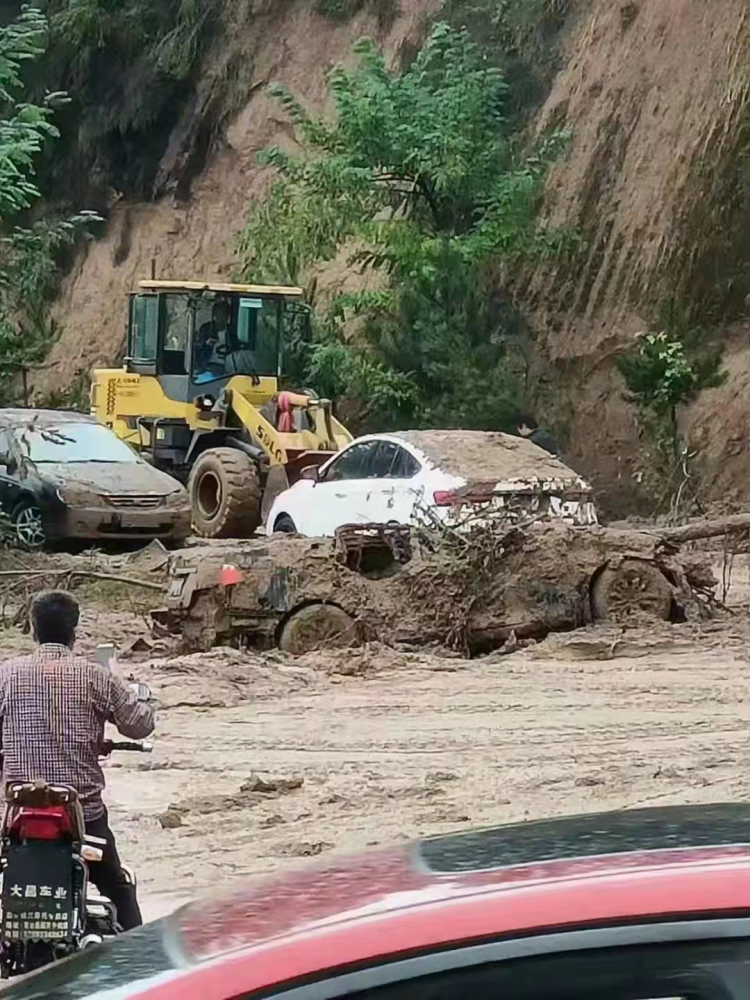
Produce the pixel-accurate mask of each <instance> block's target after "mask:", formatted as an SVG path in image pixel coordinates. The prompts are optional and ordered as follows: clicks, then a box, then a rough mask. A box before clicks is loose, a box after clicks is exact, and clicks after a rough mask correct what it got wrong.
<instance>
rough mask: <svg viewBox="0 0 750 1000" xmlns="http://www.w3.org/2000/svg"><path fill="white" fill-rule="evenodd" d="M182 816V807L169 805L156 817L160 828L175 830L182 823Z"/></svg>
mask: <svg viewBox="0 0 750 1000" xmlns="http://www.w3.org/2000/svg"><path fill="white" fill-rule="evenodd" d="M183 816H184V812H183V810H182V809H177V808H175V807H173V806H170V807H169V809H167V811H166V812H163V813H162V814H161V815H160V816H158V817H157V818H158V820H159V822H160V823H161V828H162V830H176V829H177V828H178V827H180V826H182V825H183Z"/></svg>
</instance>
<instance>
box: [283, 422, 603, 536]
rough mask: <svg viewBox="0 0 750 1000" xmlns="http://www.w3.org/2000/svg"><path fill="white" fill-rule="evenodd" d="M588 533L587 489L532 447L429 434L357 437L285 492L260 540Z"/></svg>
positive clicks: (492, 438)
mask: <svg viewBox="0 0 750 1000" xmlns="http://www.w3.org/2000/svg"><path fill="white" fill-rule="evenodd" d="M497 515H502V516H503V517H504V518H505V519H506V520H512V519H516V520H523V519H525V518H527V517H529V516H534V517H556V518H561V519H562V520H565V521H568V522H569V523H571V524H596V522H597V515H596V508H595V506H594V503H593V495H592V489H591V486H590V485H589V484H588V483H587V482H586V481H585V480H584V479H582V478H581V477H580V476H579V475H577V473H575V472H573V470H572V469H569V468H568V466H566V465H565V464H564V463H563V462H561V461H560V460H559V459H558V458H554V457H553V456H552V455H550V454H548V453H547V452H546V451H544V450H543V449H542V448H538V447H537V446H536V445H535V444H533V443H532V442H531V441H528V440H525V439H524V438H520V437H513V436H511V435H509V434H501V433H500V432H498V431H463V430H432V431H402V432H398V433H394V434H369V435H367V436H366V437H361V438H357V440H356V441H353V442H352V443H351V444H350V445H348V446H347V447H346V448H344V449H342V451H340V452H339V453H338V454H337V455H334V456H333V458H331V459H330V460H329V461H328V462H326V463H325V464H324V465H322V466H321V467H320V469H318V468H317V467H316V466H314V465H313V466H310V467H308V468H307V469H305V470H303V473H302V478H301V479H299V480H298V481H297V482H296V483H294V485H293V486H291V487H290V488H289V489H287V490H284V492H283V493H281V494H280V495H279V496H278V497H277V498H276V500H275V501H274V504H273V506H272V507H271V510H270V511H269V514H268V519H267V531H268V533H269V534H270V533H273V532H287V533H290V534H292V533H295V532H297V533H299V534H300V535H308V536H310V537H314V536H317V535H331V536H332V535H334V534H335V532H336V529H337V528H339V527H341V526H342V525H345V524H368V523H374V522H388V521H395V522H397V523H399V524H415V525H419V524H421V523H424V522H427V523H437V522H445V523H449V524H452V525H453V526H454V527H457V528H459V529H461V530H463V529H465V528H466V527H467V526H468V525H474V524H477V523H478V522H479V521H480V520H482V519H484V518H487V517H490V518H492V517H495V516H497Z"/></svg>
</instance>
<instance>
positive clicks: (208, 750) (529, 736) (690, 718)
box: [0, 557, 750, 916]
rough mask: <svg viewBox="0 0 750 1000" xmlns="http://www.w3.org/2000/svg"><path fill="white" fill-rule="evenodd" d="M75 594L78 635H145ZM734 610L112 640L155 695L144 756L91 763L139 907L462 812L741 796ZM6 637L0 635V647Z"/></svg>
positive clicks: (743, 677)
mask: <svg viewBox="0 0 750 1000" xmlns="http://www.w3.org/2000/svg"><path fill="white" fill-rule="evenodd" d="M745 559H746V557H743V565H742V566H740V567H738V568H737V569H736V571H735V587H734V589H733V591H732V593H731V595H730V597H731V598H733V602H734V603H735V605H736V604H737V602H738V601H739V602H741V603H743V604H744V602H745V598H746V597H747V593H748V569H747V565H746V562H744V560H745ZM94 600H95V596H94V595H93V594H91V593H90V594H89V601H88V604H89V606H88V609H87V612H86V616H85V621H84V623H83V627H82V628H81V630H80V643H81V646H82V648H84V649H87V648H91V647H92V646H93V645H95V644H96V643H97V642H102V641H115V642H116V643H118V645H119V646H120V647H121V648H124V647H125V645H126V644H127V643H129V642H131V641H132V640H133V639H134V638H136V637H137V636H138V635H143V636H144V637H145V636H147V634H148V633H147V629H146V624H145V620H144V619H143V617H141V616H139V615H138V614H136V613H134V611H130V610H129V611H121V612H114V611H111V610H107V609H106V608H104V609H103V608H101V607H99V608H97V607H96V606H95V604H92V602H93V601H94ZM746 620H747V619H746V615H745V613H744V611H741V610H740V609H738V610H737V613H736V615H735V616H734V617H733V618H731V619H730V620H728V621H724V622H717V623H712V624H709V625H705V626H702V627H696V626H664V627H660V628H659V629H657V630H653V631H645V630H643V629H638V630H632V631H629V632H623V631H621V630H609V631H606V630H605V631H591V632H577V633H573V634H570V635H568V636H557V637H551V638H550V639H548V640H547V641H546V642H544V643H541V644H540V645H538V646H536V647H533V648H531V649H529V650H525V651H524V652H521V653H517V654H514V655H512V656H505V657H500V656H497V655H495V656H494V657H489V658H487V659H480V660H474V661H466V660H462V659H457V658H452V657H446V656H441V655H438V654H436V653H429V652H425V653H419V654H405V653H398V652H394V651H392V650H387V649H383V648H380V647H375V646H371V647H367V648H365V649H361V650H352V651H349V650H346V651H335V652H331V653H328V654H323V653H317V654H310V655H308V656H306V657H302V658H300V659H296V660H295V659H292V658H289V657H285V656H284V655H282V654H270V655H264V656H261V655H257V654H254V653H248V652H240V651H237V650H231V649H217V650H214V651H212V652H210V653H206V654H193V655H190V656H184V657H176V656H173V655H170V650H169V649H168V648H166V647H160V646H159V644H158V643H157V644H156V645H155V646H152V647H151V648H150V649H149V650H145V651H142V652H141V653H138V654H135V655H131V656H130V657H128V658H123V659H122V660H121V663H120V669H121V670H122V671H123V672H125V673H127V674H131V673H132V674H133V675H134V676H138V677H139V678H141V679H144V680H146V681H148V682H149V683H150V684H151V686H152V688H153V690H154V693H155V695H156V697H157V698H158V700H159V702H160V705H161V708H160V712H159V723H158V729H157V733H156V737H155V750H154V753H153V755H152V756H151V757H150V758H144V757H140V756H135V755H125V754H122V755H120V757H119V758H118V759H117V760H112V761H111V762H110V763H109V764H108V766H107V778H108V782H109V802H110V810H111V816H112V822H113V825H114V827H115V829H116V830H117V832H118V834H119V839H120V843H121V853H122V855H123V857H124V858H125V859H126V860H127V861H128V862H130V863H131V864H133V865H134V866H135V867H136V869H137V871H138V874H139V879H140V884H141V893H142V896H143V898H144V902H145V910H146V913H147V915H149V916H156V915H158V914H160V913H162V912H164V911H165V910H166V909H169V908H171V907H172V906H174V905H175V903H176V902H178V901H179V900H180V899H181V898H182V897H184V896H186V895H192V894H195V893H198V892H200V891H201V890H203V889H206V888H208V887H212V886H216V885H217V883H228V882H230V881H232V880H235V879H240V878H255V877H258V876H262V875H263V874H265V873H268V872H273V871H277V870H279V869H283V868H286V867H291V866H293V865H299V864H302V863H305V861H306V860H308V859H309V858H310V857H312V856H316V855H328V854H332V853H333V852H342V851H352V850H360V849H362V848H366V847H370V846H378V845H385V844H390V843H393V842H397V841H399V840H402V839H405V838H410V837H414V836H416V835H418V834H426V833H436V832H444V831H447V830H452V829H456V828H459V827H462V826H464V825H481V824H487V823H497V822H504V821H509V820H518V819H524V818H526V817H534V816H540V815H543V814H554V813H565V812H570V811H577V810H593V809H603V808H611V807H618V806H636V805H651V804H667V803H674V802H683V801H689V802H695V801H716V800H725V799H731V798H737V797H746V795H747V793H748V791H749V790H750V777H749V776H748V775H750V735H749V731H750V698H748V696H747V692H748V671H749V665H748V652H747V650H748V639H750V630H748V628H747V626H746V624H745V623H746ZM151 641H152V642H153V640H151ZM28 645H29V640H28V639H27V638H26V637H23V636H21V635H20V634H19V633H18V632H17V631H16V630H13V629H8V630H5V631H3V632H0V656H6V655H10V654H11V653H13V652H15V651H19V650H21V649H24V648H27V647H28ZM258 777H260V778H261V779H263V781H264V782H265V784H263V783H260V782H259V781H258Z"/></svg>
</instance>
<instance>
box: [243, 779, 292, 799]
mask: <svg viewBox="0 0 750 1000" xmlns="http://www.w3.org/2000/svg"><path fill="white" fill-rule="evenodd" d="M303 784H304V779H303V778H300V777H297V776H295V777H293V778H269V779H268V780H266V779H265V778H261V777H260V775H259V774H251V775H250V777H249V778H248V779H247V781H246V782H245V783H244V784H243V785H240V791H241V792H258V793H260V794H261V795H273V796H275V795H287V794H288V793H289V792H294V791H296V790H297V789H298V788H302V785H303Z"/></svg>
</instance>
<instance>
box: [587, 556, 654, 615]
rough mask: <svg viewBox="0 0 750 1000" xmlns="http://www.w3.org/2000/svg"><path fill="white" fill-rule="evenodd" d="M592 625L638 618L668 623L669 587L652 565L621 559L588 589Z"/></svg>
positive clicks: (600, 575)
mask: <svg viewBox="0 0 750 1000" xmlns="http://www.w3.org/2000/svg"><path fill="white" fill-rule="evenodd" d="M591 610H592V611H593V617H594V621H613V622H624V621H629V620H630V619H632V618H634V617H638V616H645V617H648V618H653V619H656V620H660V621H668V620H669V617H670V614H671V611H672V587H671V586H670V583H669V580H667V578H666V577H665V576H664V574H663V573H662V572H661V570H660V569H659V568H658V567H657V566H654V564H653V563H650V562H646V561H645V560H643V559H623V561H622V562H621V563H620V565H619V566H614V567H612V566H607V567H606V568H605V569H604V570H602V572H601V573H600V574H599V576H598V577H597V578H596V579H595V580H594V582H593V584H592V587H591Z"/></svg>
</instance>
